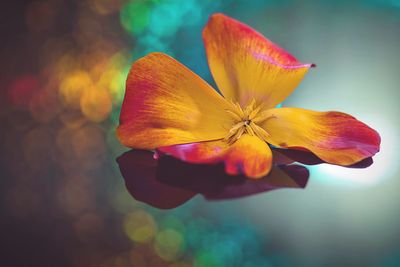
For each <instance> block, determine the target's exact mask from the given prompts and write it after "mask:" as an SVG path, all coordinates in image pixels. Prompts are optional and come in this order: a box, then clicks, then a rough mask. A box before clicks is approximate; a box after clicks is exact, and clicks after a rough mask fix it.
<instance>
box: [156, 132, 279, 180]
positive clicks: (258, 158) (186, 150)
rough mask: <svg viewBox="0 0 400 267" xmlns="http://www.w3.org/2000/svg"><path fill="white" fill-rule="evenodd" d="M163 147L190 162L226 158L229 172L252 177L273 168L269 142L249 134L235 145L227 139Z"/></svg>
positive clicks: (209, 161) (170, 153) (265, 173)
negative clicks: (230, 143)
mask: <svg viewBox="0 0 400 267" xmlns="http://www.w3.org/2000/svg"><path fill="white" fill-rule="evenodd" d="M159 150H160V151H161V152H164V153H167V154H169V155H171V156H174V157H176V158H179V159H181V160H183V161H186V162H190V163H218V162H221V161H224V162H225V170H226V172H227V173H228V174H231V175H239V174H244V175H246V176H247V177H249V178H261V177H263V176H265V175H267V174H268V173H269V172H270V170H271V167H272V152H271V149H270V148H269V146H268V144H267V143H265V142H263V141H262V140H260V139H259V138H258V137H256V136H250V135H248V134H245V135H243V136H242V137H241V138H240V139H239V140H237V141H236V142H235V143H234V144H233V145H228V143H226V142H224V141H211V142H201V143H192V144H184V145H176V146H169V147H161V148H159Z"/></svg>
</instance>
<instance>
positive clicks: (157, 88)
mask: <svg viewBox="0 0 400 267" xmlns="http://www.w3.org/2000/svg"><path fill="white" fill-rule="evenodd" d="M228 107H229V104H228V102H227V101H226V100H225V99H224V98H223V97H222V96H220V95H219V94H218V93H217V92H216V91H215V90H214V89H213V88H212V87H210V86H209V85H208V84H207V83H206V82H205V81H204V80H202V79H201V78H200V77H199V76H197V75H196V74H194V73H193V72H192V71H190V70H189V69H188V68H186V67H185V66H183V65H182V64H180V63H179V62H178V61H176V60H175V59H173V58H171V57H169V56H168V55H165V54H162V53H152V54H149V55H147V56H145V57H143V58H141V59H139V60H137V61H136V62H135V63H133V65H132V68H131V70H130V72H129V75H128V79H127V82H126V92H125V98H124V101H123V104H122V109H121V115H120V125H119V127H118V130H117V135H118V138H119V140H120V141H121V143H122V144H124V145H125V146H128V147H133V148H141V149H154V148H157V147H160V146H168V145H175V144H182V143H190V142H199V141H208V140H215V139H221V138H223V137H224V136H225V135H226V133H227V131H228V130H229V128H230V126H231V125H232V123H233V122H232V119H231V118H230V116H229V114H228V113H227V112H225V111H224V109H227V108H228Z"/></svg>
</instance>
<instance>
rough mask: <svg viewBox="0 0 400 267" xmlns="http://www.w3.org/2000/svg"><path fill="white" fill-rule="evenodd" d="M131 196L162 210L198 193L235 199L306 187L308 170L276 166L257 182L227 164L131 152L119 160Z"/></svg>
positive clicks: (143, 151) (180, 203) (214, 197)
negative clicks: (230, 170)
mask: <svg viewBox="0 0 400 267" xmlns="http://www.w3.org/2000/svg"><path fill="white" fill-rule="evenodd" d="M117 162H118V164H119V168H120V171H121V174H122V176H123V177H124V179H125V183H126V187H127V189H128V191H129V193H130V194H131V195H132V196H133V197H134V198H135V199H136V200H138V201H141V202H145V203H147V204H149V205H151V206H154V207H156V208H160V209H171V208H175V207H178V206H179V205H182V204H183V203H185V202H186V201H188V200H189V199H191V198H192V197H194V196H195V195H197V194H201V195H203V196H204V197H205V198H206V199H209V200H223V199H234V198H239V197H245V196H250V195H254V194H257V193H262V192H268V191H271V190H274V189H280V188H305V186H306V184H307V181H308V177H309V172H308V170H307V168H305V167H303V166H300V165H296V164H291V165H280V166H275V167H273V169H272V170H271V172H270V173H269V174H268V175H267V176H265V177H263V178H261V179H257V180H252V179H248V178H246V177H245V176H242V175H239V176H231V175H228V174H226V173H225V170H224V166H223V164H215V165H199V164H190V163H185V162H183V161H180V160H178V159H175V158H173V157H170V156H162V157H160V158H159V159H158V160H156V159H154V157H153V152H150V151H146V150H130V151H128V152H126V153H124V154H123V155H122V156H120V157H119V158H118V159H117Z"/></svg>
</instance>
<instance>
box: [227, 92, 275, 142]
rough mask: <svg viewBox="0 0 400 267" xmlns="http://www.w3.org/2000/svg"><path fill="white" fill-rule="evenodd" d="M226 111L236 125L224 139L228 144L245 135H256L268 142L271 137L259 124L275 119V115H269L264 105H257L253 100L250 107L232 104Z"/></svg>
mask: <svg viewBox="0 0 400 267" xmlns="http://www.w3.org/2000/svg"><path fill="white" fill-rule="evenodd" d="M225 111H226V112H228V113H229V114H230V115H231V116H232V118H233V119H234V121H235V124H234V125H233V126H232V127H231V129H230V130H229V132H228V134H227V135H226V137H225V138H224V140H225V141H226V142H228V143H229V144H233V143H234V142H236V141H237V140H238V139H239V138H240V137H241V136H242V135H243V134H249V135H255V136H257V137H258V138H260V139H261V140H263V141H265V142H267V138H268V137H269V136H270V135H269V133H268V132H267V131H265V130H264V129H263V128H262V127H260V126H258V124H259V123H262V122H264V121H265V120H268V119H270V118H274V115H271V114H267V113H266V112H265V109H264V108H263V104H260V105H256V101H255V100H254V99H253V100H252V101H251V102H250V104H249V105H247V106H246V107H245V108H242V107H241V106H240V105H239V103H234V102H231V107H230V108H229V109H226V110H225Z"/></svg>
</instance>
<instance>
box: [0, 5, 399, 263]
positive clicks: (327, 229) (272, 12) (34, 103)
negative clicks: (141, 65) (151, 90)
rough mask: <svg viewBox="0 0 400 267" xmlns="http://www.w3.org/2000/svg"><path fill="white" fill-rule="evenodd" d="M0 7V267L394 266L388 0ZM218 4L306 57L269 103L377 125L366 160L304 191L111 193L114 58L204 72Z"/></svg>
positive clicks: (393, 28) (314, 180) (118, 80)
mask: <svg viewBox="0 0 400 267" xmlns="http://www.w3.org/2000/svg"><path fill="white" fill-rule="evenodd" d="M0 12H1V13H2V14H1V16H0V20H1V23H0V29H1V41H0V46H1V49H0V58H1V63H0V86H1V87H0V88H1V90H0V123H1V128H0V129H1V131H0V137H1V138H0V144H1V152H0V153H1V160H0V167H1V168H0V175H1V180H0V199H1V201H0V205H1V206H0V216H1V218H2V219H1V220H0V231H1V235H0V242H1V243H2V244H1V249H0V251H1V254H2V256H1V257H0V261H1V265H2V266H59V267H62V266H73V267H90V266H96V267H98V266H100V267H125V266H139V267H147V266H150V267H158V266H168V267H190V266H195V267H203V266H204V267H210V266H217V267H220V266H227V267H231V266H240V267H241V266H244V267H253V266H254V267H256V266H268V267H270V266H278V267H286V266H287V267H294V266H296V267H325V266H327V267H328V266H329V267H338V266H341V267H342V266H365V267H378V266H379V267H381V266H382V267H394V266H400V208H399V207H398V205H399V203H400V195H399V189H400V179H399V178H400V177H399V174H400V169H399V165H398V162H399V154H398V153H397V152H398V151H399V148H400V147H399V146H400V144H399V137H400V134H399V133H400V126H399V125H400V124H399V122H400V121H399V116H400V105H399V104H398V102H399V96H400V91H399V83H400V73H399V70H400V52H399V48H400V1H399V0H358V1H341V0H338V1H322V0H321V1H317V0H315V1H314V0H306V1H292V0H283V1H282V0H265V1H261V0H252V1H245V0H224V1H222V0H220V1H218V0H185V1H179V0H175V1H174V0H81V1H78V0H72V1H67V0H36V1H27V0H20V1H8V2H4V3H2V7H1V11H0ZM215 12H223V13H225V14H227V15H230V16H232V17H234V18H236V19H238V20H241V21H243V22H245V23H247V24H249V25H250V26H252V27H253V28H255V29H257V30H258V31H260V32H261V33H263V34H264V35H266V36H267V37H268V38H269V39H271V40H273V41H274V42H275V43H277V44H279V45H281V46H282V47H283V48H285V49H286V50H288V51H290V52H291V53H292V54H293V55H295V56H296V57H297V58H298V59H299V60H301V61H304V62H314V63H316V64H317V68H315V69H312V70H311V71H310V72H309V74H308V76H307V77H306V78H305V80H304V82H303V83H302V84H301V86H300V87H299V88H298V89H297V91H295V93H294V94H293V95H292V96H290V98H289V99H287V101H285V103H284V105H288V106H297V107H304V108H308V109H315V110H321V111H323V110H339V111H343V112H347V113H350V114H352V115H354V116H355V117H357V118H358V119H360V120H362V121H364V122H366V123H367V124H369V125H370V126H371V127H373V128H375V129H377V130H378V132H380V134H381V137H382V148H381V152H380V153H379V154H378V155H377V156H376V157H375V158H374V160H375V163H374V165H372V166H371V167H369V168H367V169H345V168H340V167H333V166H327V165H319V166H313V167H310V172H311V176H310V180H309V182H308V186H307V187H306V188H305V189H283V190H276V191H273V192H268V193H265V194H257V195H254V196H251V197H246V198H242V199H238V200H231V201H206V200H205V199H204V198H203V197H202V196H196V197H195V198H193V199H192V200H190V201H188V202H187V203H185V204H184V205H182V206H180V207H177V208H175V209H171V210H159V209H156V208H153V207H151V206H149V205H147V204H144V203H141V202H139V201H136V200H134V199H133V198H132V196H130V195H129V193H128V192H127V190H126V188H125V185H124V180H123V178H122V177H121V174H120V171H119V169H118V165H117V163H116V160H115V159H116V157H118V156H119V155H120V154H121V153H123V152H124V151H127V149H126V148H124V147H122V146H121V145H120V144H119V143H118V141H117V140H116V138H115V127H116V126H117V124H118V116H119V109H120V105H121V101H122V99H123V94H124V82H125V78H126V75H127V71H128V69H129V67H130V64H131V63H132V62H133V61H134V60H135V59H137V58H139V57H141V56H143V55H145V54H146V53H148V52H151V51H163V52H165V53H168V54H169V55H171V56H174V57H175V58H177V59H178V60H179V61H181V62H182V63H183V64H185V65H186V66H188V67H189V68H191V69H192V70H193V71H195V72H196V73H197V74H199V75H200V76H201V77H203V78H204V79H206V80H207V81H208V82H210V83H211V84H214V83H213V81H212V78H211V75H210V73H209V70H208V66H207V63H206V57H205V52H204V47H203V43H202V39H201V30H202V28H203V26H204V25H205V23H206V21H207V19H208V17H209V15H210V14H212V13H215Z"/></svg>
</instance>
